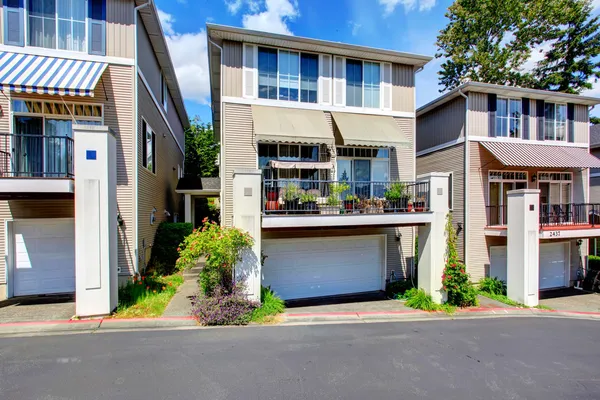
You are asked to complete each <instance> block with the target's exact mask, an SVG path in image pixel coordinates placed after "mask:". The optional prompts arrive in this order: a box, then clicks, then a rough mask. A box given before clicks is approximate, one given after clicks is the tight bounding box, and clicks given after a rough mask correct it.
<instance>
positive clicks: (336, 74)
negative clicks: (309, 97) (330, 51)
mask: <svg viewBox="0 0 600 400" xmlns="http://www.w3.org/2000/svg"><path fill="white" fill-rule="evenodd" d="M345 100H346V59H345V58H343V57H334V58H333V105H334V106H343V105H344V104H345V103H346V101H345Z"/></svg>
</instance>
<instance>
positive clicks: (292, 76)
mask: <svg viewBox="0 0 600 400" xmlns="http://www.w3.org/2000/svg"><path fill="white" fill-rule="evenodd" d="M318 82H319V57H318V56H317V55H316V54H307V53H306V54H305V53H299V52H297V51H289V50H277V49H272V48H266V47H259V48H258V97H259V98H261V99H271V100H277V99H279V100H285V101H296V102H297V101H300V102H302V103H316V102H317V93H318V90H317V88H318Z"/></svg>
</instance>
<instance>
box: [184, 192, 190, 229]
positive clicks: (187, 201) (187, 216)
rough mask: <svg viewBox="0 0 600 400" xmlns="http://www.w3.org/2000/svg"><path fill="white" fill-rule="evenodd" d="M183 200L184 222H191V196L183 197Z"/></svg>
mask: <svg viewBox="0 0 600 400" xmlns="http://www.w3.org/2000/svg"><path fill="white" fill-rule="evenodd" d="M184 200H185V222H188V223H190V222H192V195H191V194H186V195H184Z"/></svg>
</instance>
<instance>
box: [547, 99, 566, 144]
mask: <svg viewBox="0 0 600 400" xmlns="http://www.w3.org/2000/svg"><path fill="white" fill-rule="evenodd" d="M544 117H545V124H544V128H545V129H544V140H559V141H564V140H566V131H567V105H566V104H554V103H545V108H544Z"/></svg>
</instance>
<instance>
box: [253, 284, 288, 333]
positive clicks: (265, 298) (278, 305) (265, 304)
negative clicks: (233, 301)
mask: <svg viewBox="0 0 600 400" xmlns="http://www.w3.org/2000/svg"><path fill="white" fill-rule="evenodd" d="M260 303H261V304H260V307H258V308H255V309H254V311H252V322H256V323H259V324H262V323H265V322H269V321H270V319H271V318H273V317H274V316H276V315H277V314H281V313H282V312H284V311H285V302H284V301H283V300H281V299H280V298H279V296H277V294H276V293H275V292H273V291H272V290H271V288H270V287H264V286H263V287H261V288H260Z"/></svg>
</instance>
